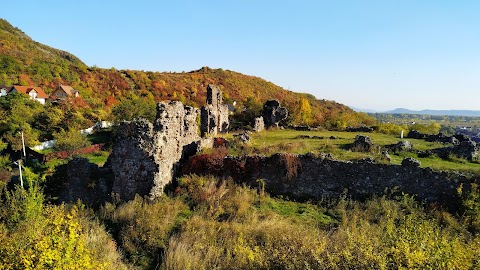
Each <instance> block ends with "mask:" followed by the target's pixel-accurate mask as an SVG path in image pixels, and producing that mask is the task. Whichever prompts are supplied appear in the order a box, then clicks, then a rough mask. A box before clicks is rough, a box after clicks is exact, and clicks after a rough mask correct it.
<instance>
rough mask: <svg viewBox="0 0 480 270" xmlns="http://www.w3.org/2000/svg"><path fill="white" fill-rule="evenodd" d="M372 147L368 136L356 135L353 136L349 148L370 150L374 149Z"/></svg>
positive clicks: (363, 150)
mask: <svg viewBox="0 0 480 270" xmlns="http://www.w3.org/2000/svg"><path fill="white" fill-rule="evenodd" d="M374 147H375V145H374V144H373V142H372V139H370V137H368V136H365V135H357V136H355V141H354V142H353V145H352V148H351V149H352V150H353V151H359V152H370V151H372V150H373V149H374Z"/></svg>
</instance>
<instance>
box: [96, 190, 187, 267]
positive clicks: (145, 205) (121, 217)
mask: <svg viewBox="0 0 480 270" xmlns="http://www.w3.org/2000/svg"><path fill="white" fill-rule="evenodd" d="M100 212H101V213H100V216H101V218H102V219H103V220H105V222H107V223H108V224H110V227H111V228H112V229H113V230H114V233H115V235H116V236H117V237H116V238H117V240H118V242H119V243H120V244H121V245H122V248H123V250H124V251H125V252H126V255H127V259H128V260H129V262H130V263H132V264H133V265H135V266H137V267H140V268H141V269H146V268H148V269H153V268H155V267H156V266H157V265H158V264H159V263H160V262H161V252H162V251H163V250H164V249H165V247H166V245H167V243H168V239H169V237H170V235H171V233H172V231H173V230H175V228H177V227H178V226H179V225H180V224H181V223H182V222H183V221H184V219H185V218H187V217H188V216H189V214H190V211H189V210H188V207H187V206H186V205H185V204H184V203H183V202H182V201H181V200H178V199H170V198H168V197H162V198H160V199H158V200H157V201H155V202H148V201H147V200H145V199H142V198H140V197H138V196H137V197H135V199H134V200H132V201H130V202H127V203H125V204H122V205H120V206H116V205H114V204H110V203H107V204H106V205H105V206H104V207H103V208H102V209H101V211H100Z"/></svg>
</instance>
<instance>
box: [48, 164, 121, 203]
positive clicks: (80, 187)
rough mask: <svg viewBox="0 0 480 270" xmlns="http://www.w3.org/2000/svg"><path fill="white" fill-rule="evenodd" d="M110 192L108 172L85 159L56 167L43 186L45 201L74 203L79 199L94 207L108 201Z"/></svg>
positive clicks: (110, 185)
mask: <svg viewBox="0 0 480 270" xmlns="http://www.w3.org/2000/svg"><path fill="white" fill-rule="evenodd" d="M111 190H112V181H111V179H109V177H108V172H106V171H104V170H103V169H102V168H99V167H98V166H97V165H96V164H93V163H90V162H89V161H88V159H86V158H73V159H72V160H71V161H69V162H68V163H66V164H63V165H60V166H58V167H57V168H56V169H55V173H54V174H53V175H50V176H49V177H47V179H46V182H45V185H44V191H45V194H46V195H47V199H49V200H51V201H52V202H58V203H60V202H69V203H75V202H77V200H79V199H80V200H82V202H83V203H85V204H87V205H95V206H99V205H101V204H102V203H103V202H105V201H106V200H108V199H109V196H110V192H111Z"/></svg>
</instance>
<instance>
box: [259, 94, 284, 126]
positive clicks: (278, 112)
mask: <svg viewBox="0 0 480 270" xmlns="http://www.w3.org/2000/svg"><path fill="white" fill-rule="evenodd" d="M262 116H263V121H264V123H265V127H266V128H270V127H278V123H279V122H280V121H282V120H284V119H286V118H287V117H288V111H287V109H286V108H284V107H281V106H280V102H279V101H278V100H275V99H273V100H267V102H265V104H264V105H263V111H262Z"/></svg>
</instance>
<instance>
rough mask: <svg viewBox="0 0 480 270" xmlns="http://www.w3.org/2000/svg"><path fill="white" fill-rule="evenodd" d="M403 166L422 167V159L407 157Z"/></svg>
mask: <svg viewBox="0 0 480 270" xmlns="http://www.w3.org/2000/svg"><path fill="white" fill-rule="evenodd" d="M402 166H411V167H420V161H418V160H417V159H414V158H411V157H406V158H404V159H403V160H402Z"/></svg>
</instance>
